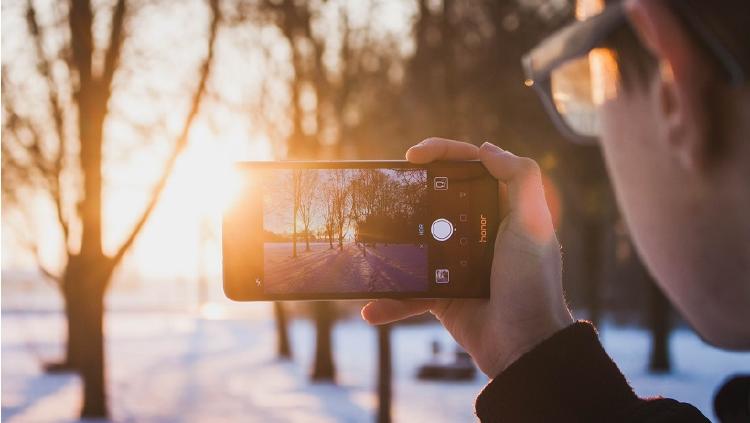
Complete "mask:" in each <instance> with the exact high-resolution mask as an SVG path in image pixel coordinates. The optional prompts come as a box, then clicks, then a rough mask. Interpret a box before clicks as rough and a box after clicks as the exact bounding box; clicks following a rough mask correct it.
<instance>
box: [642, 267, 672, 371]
mask: <svg viewBox="0 0 750 423" xmlns="http://www.w3.org/2000/svg"><path fill="white" fill-rule="evenodd" d="M644 270H645V269H644ZM648 283H649V294H650V295H649V313H648V319H649V330H650V331H651V356H650V357H649V363H648V369H649V371H651V372H652V373H668V372H669V371H670V370H671V369H672V364H671V360H670V356H669V331H670V326H671V325H670V321H669V317H670V305H669V300H667V298H666V297H665V296H664V294H663V293H662V292H661V289H659V287H658V286H657V285H656V283H655V282H654V280H653V279H652V278H651V277H650V276H648Z"/></svg>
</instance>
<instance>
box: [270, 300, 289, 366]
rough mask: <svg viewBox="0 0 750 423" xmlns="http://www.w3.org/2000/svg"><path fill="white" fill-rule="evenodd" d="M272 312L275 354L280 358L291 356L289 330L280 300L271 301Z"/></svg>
mask: <svg viewBox="0 0 750 423" xmlns="http://www.w3.org/2000/svg"><path fill="white" fill-rule="evenodd" d="M273 314H274V317H275V320H276V340H277V343H276V354H277V355H278V356H279V358H281V359H291V358H292V346H291V344H290V342H289V331H288V329H287V328H288V325H287V318H286V313H285V311H284V306H283V304H282V303H281V302H278V301H276V302H274V303H273Z"/></svg>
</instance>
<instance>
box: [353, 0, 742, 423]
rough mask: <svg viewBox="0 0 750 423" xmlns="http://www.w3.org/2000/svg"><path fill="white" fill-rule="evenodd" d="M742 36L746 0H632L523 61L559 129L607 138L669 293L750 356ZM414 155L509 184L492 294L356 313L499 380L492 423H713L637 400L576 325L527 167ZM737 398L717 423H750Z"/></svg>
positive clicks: (708, 329) (435, 144)
mask: <svg viewBox="0 0 750 423" xmlns="http://www.w3.org/2000/svg"><path fill="white" fill-rule="evenodd" d="M748 40H750V2H747V1H746V0H736V1H732V0H718V1H711V2H708V1H705V0H671V1H670V0H632V1H631V0H627V1H625V2H623V3H617V2H615V3H613V4H610V5H609V6H608V7H607V8H606V9H605V10H604V11H603V12H602V13H601V14H597V15H596V16H594V17H592V18H590V19H587V20H585V21H582V22H579V23H576V24H573V25H572V26H570V27H568V28H566V29H563V30H562V31H561V32H559V33H558V34H556V35H553V36H552V37H551V40H550V41H548V42H545V43H542V44H541V45H540V47H538V48H537V49H535V50H534V51H532V52H531V53H530V54H529V55H528V56H527V57H526V58H525V60H524V64H525V66H526V70H527V73H528V76H529V81H527V85H532V84H533V85H534V87H535V88H536V89H537V90H538V91H539V92H540V93H541V94H542V98H543V100H544V102H545V105H546V106H547V108H548V111H550V112H551V116H552V118H553V119H554V120H555V122H556V123H557V124H558V125H559V126H560V128H561V129H562V130H563V131H564V132H565V133H566V135H568V136H569V137H570V138H572V139H574V140H576V141H581V142H591V141H595V140H598V141H599V142H600V143H601V147H602V150H603V154H604V158H605V161H606V163H607V167H608V170H609V173H610V176H611V179H612V181H613V184H614V188H615V193H616V196H617V200H618V203H619V206H620V208H621V210H622V214H623V216H624V218H625V221H626V222H627V224H628V226H629V229H630V233H631V234H632V237H633V240H634V242H635V244H636V246H637V248H638V251H639V253H640V254H641V256H642V258H643V260H644V261H645V263H646V265H647V266H648V268H649V270H650V271H651V273H652V274H653V275H654V276H655V278H656V279H657V281H658V283H659V285H660V286H661V288H662V289H663V290H664V292H665V293H666V295H667V296H668V297H669V298H670V299H671V301H672V302H673V303H674V304H675V306H676V307H677V308H678V309H679V310H680V311H681V312H682V314H683V315H684V316H685V318H686V319H687V320H688V321H689V322H690V323H691V324H692V325H693V327H694V328H695V329H696V331H697V332H698V333H699V334H700V335H701V336H702V337H703V338H704V339H705V340H706V341H707V342H709V343H711V344H714V345H717V346H719V347H723V348H727V349H750V186H749V185H750V139H748V138H750V86H749V85H748V77H750V43H748ZM406 157H407V159H408V160H410V161H412V162H414V163H427V162H431V161H433V160H469V159H477V158H478V159H479V160H481V161H482V163H483V164H484V165H485V167H486V168H487V169H488V170H489V172H490V173H491V174H492V175H494V176H495V177H496V178H497V179H498V180H500V181H502V182H504V183H505V184H506V186H507V189H508V195H509V201H510V206H511V210H510V213H509V214H508V215H507V217H506V218H505V219H504V221H503V222H502V224H501V225H500V228H499V232H498V236H497V240H496V243H495V257H494V260H493V267H492V276H491V279H492V280H491V297H490V298H489V300H408V301H397V300H378V301H374V302H371V303H369V304H368V305H366V306H365V307H364V308H363V310H362V316H363V317H364V318H365V319H366V320H367V321H368V322H371V323H373V324H382V323H387V322H393V321H396V320H399V319H403V318H406V317H409V316H413V315H417V314H421V313H424V312H426V311H430V312H431V313H433V314H434V315H435V316H436V317H437V318H438V320H440V322H441V323H442V324H443V325H444V326H445V328H446V329H447V330H448V331H449V332H450V333H451V334H452V335H453V337H454V338H455V339H456V341H457V342H458V343H459V344H461V346H462V347H463V348H465V349H466V351H468V352H469V353H470V354H471V356H472V357H473V358H474V360H475V362H476V363H477V365H478V366H479V368H480V369H481V370H482V371H483V372H484V373H486V374H487V375H488V376H489V377H490V378H492V379H493V380H492V382H491V383H490V384H489V385H488V386H487V387H486V388H485V389H484V391H483V392H482V393H481V395H480V396H479V398H478V399H477V403H476V411H477V414H478V416H479V417H480V418H481V419H482V420H483V421H521V422H525V421H540V422H542V421H544V422H560V421H576V422H586V421H596V422H610V421H649V422H666V421H669V422H672V421H705V417H703V416H702V415H701V414H700V412H699V411H698V410H697V409H695V408H694V407H692V406H691V405H689V404H683V403H679V402H677V401H675V400H671V399H651V400H644V399H640V398H638V397H637V396H636V395H635V394H634V393H633V391H632V389H631V388H630V387H629V386H628V384H627V382H626V381H625V379H624V377H623V376H622V374H621V373H620V372H619V370H618V369H617V367H616V366H615V364H614V363H613V362H612V361H611V360H610V359H609V357H608V356H607V355H606V353H605V352H604V350H603V349H602V347H601V345H600V344H599V341H598V339H597V336H596V333H595V331H594V329H593V327H592V326H591V325H590V324H588V323H586V322H575V321H574V319H573V318H572V317H571V314H570V312H569V310H568V308H567V306H566V303H565V300H564V298H563V291H562V286H561V256H560V247H559V244H558V242H557V239H556V237H555V232H554V229H553V227H552V223H551V220H550V214H549V211H548V209H547V205H546V202H545V198H544V193H543V189H542V183H541V177H540V172H539V168H538V166H537V165H536V163H535V162H534V161H532V160H530V159H527V158H523V157H517V156H515V155H513V154H512V153H511V152H508V151H504V150H503V149H501V148H499V147H497V146H495V145H492V144H488V143H485V144H483V145H482V146H481V147H479V148H477V147H475V146H473V145H471V144H466V143H460V142H457V141H450V140H444V139H438V138H430V139H427V140H425V141H422V142H421V143H419V144H417V145H415V146H414V147H412V148H410V149H409V151H407V153H406ZM743 383H744V385H745V388H744V389H746V386H747V382H746V380H745V382H742V383H740V385H742V384H743ZM743 392H744V394H740V395H739V396H738V397H739V400H731V401H729V402H730V408H729V409H728V411H727V409H719V408H717V413H718V414H719V417H720V418H722V419H732V418H736V419H737V420H731V421H746V420H745V419H750V414H743V413H750V412H748V407H750V405H749V404H748V394H747V391H743ZM743 395H744V396H743ZM743 398H744V399H743ZM743 401H744V404H743ZM719 402H721V401H717V403H719ZM724 402H726V401H724ZM732 407H734V408H732ZM743 410H744V411H743ZM731 413H737V414H736V415H734V417H732V416H730V414H731ZM748 421H750V420H748Z"/></svg>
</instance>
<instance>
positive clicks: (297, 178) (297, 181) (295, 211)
mask: <svg viewBox="0 0 750 423" xmlns="http://www.w3.org/2000/svg"><path fill="white" fill-rule="evenodd" d="M302 173H303V172H302V170H301V169H295V170H293V171H292V257H297V216H299V212H300V204H301V203H302Z"/></svg>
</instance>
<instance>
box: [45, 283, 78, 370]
mask: <svg viewBox="0 0 750 423" xmlns="http://www.w3.org/2000/svg"><path fill="white" fill-rule="evenodd" d="M61 285H62V286H61V289H60V293H61V294H62V297H63V306H64V309H65V323H66V325H67V332H66V336H67V339H66V340H65V341H63V342H65V356H64V357H63V358H62V359H61V360H60V361H54V362H50V363H45V365H44V370H45V371H46V372H47V373H66V372H75V371H76V368H75V364H74V362H73V361H74V355H75V352H74V351H73V345H74V344H75V340H76V339H80V338H81V336H80V335H79V332H80V329H79V326H80V325H79V324H78V323H79V322H80V321H81V319H80V318H78V317H77V316H76V311H77V308H76V307H75V306H74V304H75V303H74V302H75V296H74V295H73V294H72V293H71V289H70V288H69V287H70V285H71V284H70V283H69V282H68V279H67V278H65V279H64V281H63V283H62V284H61Z"/></svg>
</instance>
